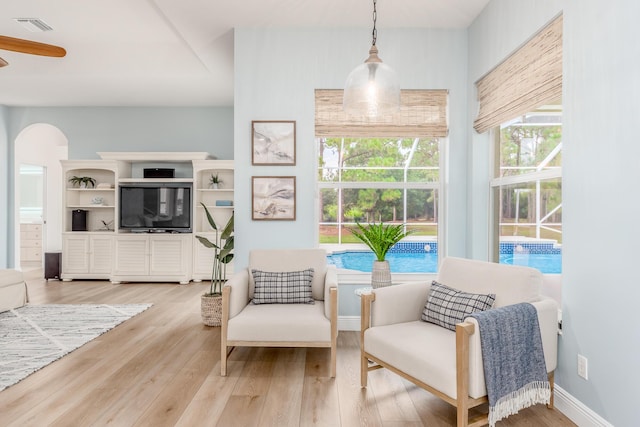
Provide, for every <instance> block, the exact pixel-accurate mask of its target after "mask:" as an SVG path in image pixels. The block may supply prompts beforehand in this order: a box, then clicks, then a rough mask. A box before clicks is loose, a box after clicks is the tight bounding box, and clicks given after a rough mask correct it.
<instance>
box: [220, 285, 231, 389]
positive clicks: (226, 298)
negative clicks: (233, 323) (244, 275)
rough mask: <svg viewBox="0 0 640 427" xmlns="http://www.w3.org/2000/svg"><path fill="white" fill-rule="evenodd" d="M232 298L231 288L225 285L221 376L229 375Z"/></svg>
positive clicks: (223, 292) (223, 293)
mask: <svg viewBox="0 0 640 427" xmlns="http://www.w3.org/2000/svg"><path fill="white" fill-rule="evenodd" d="M230 298H231V288H230V287H229V286H223V288H222V325H221V327H220V376H221V377H226V376H227V357H228V356H229V353H228V350H229V349H228V348H227V330H228V327H229V301H230Z"/></svg>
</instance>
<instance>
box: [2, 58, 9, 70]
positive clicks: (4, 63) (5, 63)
mask: <svg viewBox="0 0 640 427" xmlns="http://www.w3.org/2000/svg"><path fill="white" fill-rule="evenodd" d="M7 65H9V63H8V62H7V61H5V60H4V59H2V58H0V68H2V67H6V66H7Z"/></svg>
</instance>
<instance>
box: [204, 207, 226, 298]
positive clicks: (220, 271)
mask: <svg viewBox="0 0 640 427" xmlns="http://www.w3.org/2000/svg"><path fill="white" fill-rule="evenodd" d="M200 204H201V205H202V207H203V208H204V211H205V213H206V215H207V221H208V222H209V225H210V226H211V228H213V230H214V231H215V233H216V235H215V239H214V241H213V242H212V241H211V240H209V239H207V238H206V237H203V236H196V239H198V240H199V241H200V243H202V244H203V245H204V246H205V247H207V248H212V249H213V270H212V272H211V287H210V289H209V293H208V294H205V295H209V296H220V295H222V285H223V284H224V282H225V281H226V280H227V264H229V263H230V262H231V260H232V259H233V253H232V251H233V222H234V219H233V218H234V214H231V218H229V221H227V224H226V225H225V226H224V228H223V229H222V231H220V230H219V229H218V226H217V225H216V222H215V221H214V219H213V216H211V213H210V212H209V209H207V207H206V206H205V205H204V203H200ZM223 241H224V245H223V244H222V242H223Z"/></svg>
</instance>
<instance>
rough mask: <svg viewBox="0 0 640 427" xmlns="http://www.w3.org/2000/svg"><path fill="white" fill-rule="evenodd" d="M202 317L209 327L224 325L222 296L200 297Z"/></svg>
mask: <svg viewBox="0 0 640 427" xmlns="http://www.w3.org/2000/svg"><path fill="white" fill-rule="evenodd" d="M200 315H201V316H202V323H204V324H205V325H207V326H220V325H222V296H210V295H202V296H201V297H200Z"/></svg>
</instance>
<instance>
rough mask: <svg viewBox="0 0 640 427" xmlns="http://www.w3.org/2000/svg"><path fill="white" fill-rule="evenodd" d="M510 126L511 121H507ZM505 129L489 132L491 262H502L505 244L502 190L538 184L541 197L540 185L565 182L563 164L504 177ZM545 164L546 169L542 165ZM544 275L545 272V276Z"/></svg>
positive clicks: (537, 218) (560, 144) (561, 109)
mask: <svg viewBox="0 0 640 427" xmlns="http://www.w3.org/2000/svg"><path fill="white" fill-rule="evenodd" d="M558 105H560V107H561V108H560V112H561V113H562V112H563V108H562V104H561V103H560V104H558ZM531 113H533V111H531V112H528V113H525V114H523V115H526V114H531ZM505 123H508V122H505ZM555 125H556V126H563V122H562V121H561V122H560V123H559V124H555ZM501 128H502V124H501V125H499V126H496V127H493V128H491V130H490V131H489V138H490V167H489V170H490V173H491V176H490V177H489V209H490V215H489V221H490V224H489V239H488V244H489V259H490V260H491V261H493V262H497V263H499V262H500V241H501V232H500V230H501V223H500V217H501V205H500V196H501V194H500V192H501V191H502V189H503V187H506V186H511V185H518V184H529V183H534V184H535V185H536V189H537V194H540V184H541V183H542V182H544V181H549V180H554V179H558V180H559V181H560V183H562V165H560V166H557V167H553V168H549V169H543V170H535V171H532V172H527V173H522V174H517V175H510V176H504V177H503V176H501V167H500V165H501V158H500V155H501V151H502V150H501V146H500V131H501ZM562 144H563V142H562V140H561V141H560V142H559V143H558V146H557V147H556V148H554V150H552V153H553V155H554V156H555V155H557V154H561V153H562ZM551 158H553V156H551V153H550V154H549V155H548V156H547V158H545V160H547V159H551ZM543 163H544V160H543V161H542V162H541V164H540V165H537V166H536V169H538V168H540V167H544V165H543ZM541 165H542V166H541ZM536 200H537V203H536V210H537V212H536V227H539V224H538V222H540V223H541V222H542V221H541V219H540V211H539V209H540V207H539V205H540V204H539V202H538V201H539V196H538V198H537V199H536ZM561 206H562V201H561V202H560V207H561ZM543 274H544V273H543Z"/></svg>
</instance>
